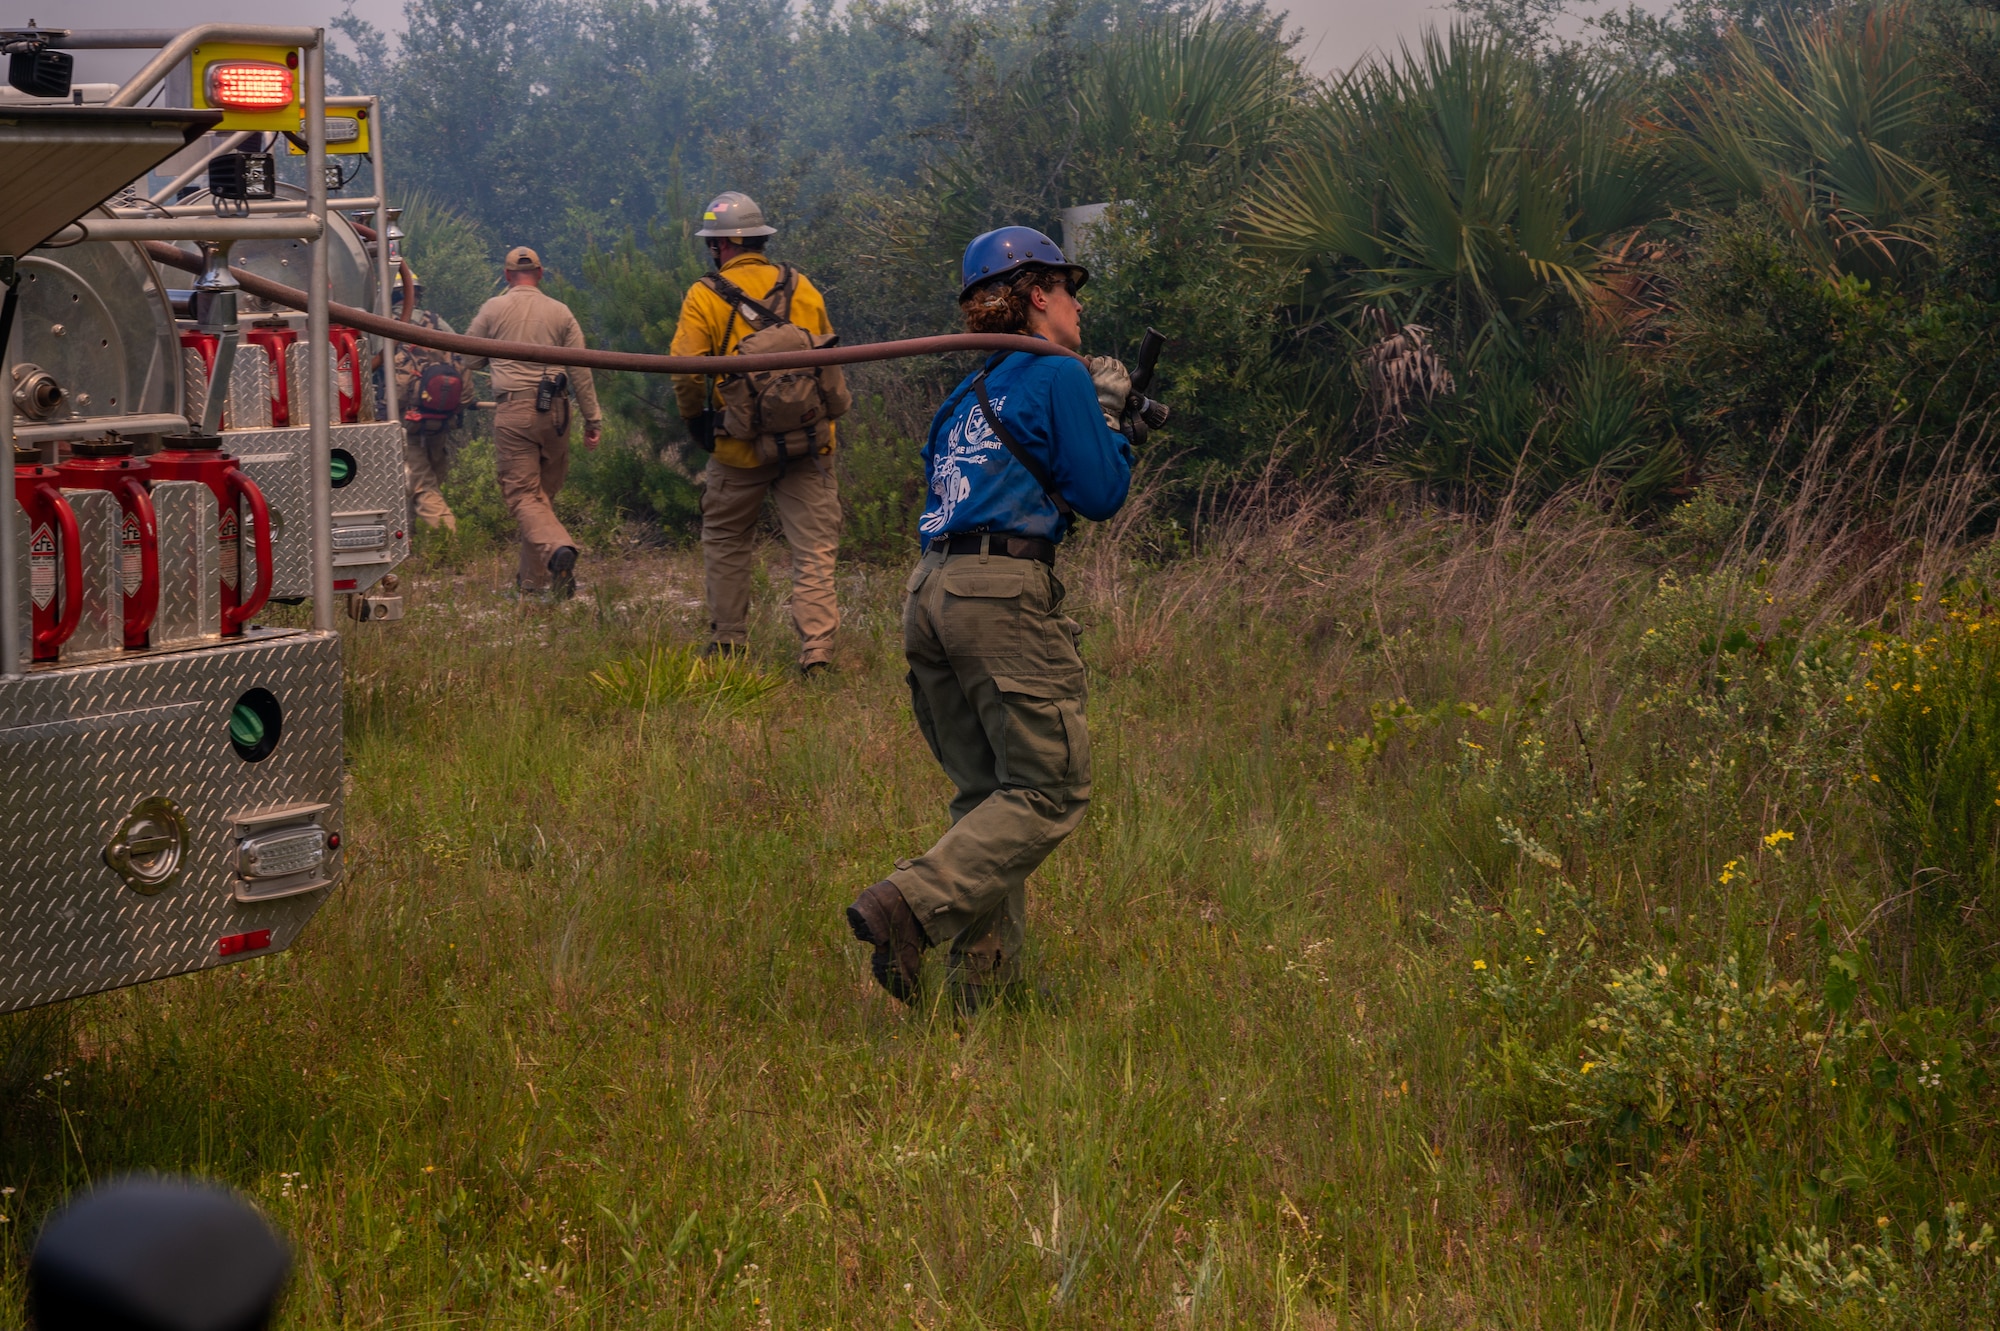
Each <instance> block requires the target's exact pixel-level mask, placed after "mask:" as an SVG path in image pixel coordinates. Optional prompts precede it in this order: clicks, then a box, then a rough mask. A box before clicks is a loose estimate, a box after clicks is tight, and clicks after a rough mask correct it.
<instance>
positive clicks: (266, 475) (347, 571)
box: [223, 422, 410, 599]
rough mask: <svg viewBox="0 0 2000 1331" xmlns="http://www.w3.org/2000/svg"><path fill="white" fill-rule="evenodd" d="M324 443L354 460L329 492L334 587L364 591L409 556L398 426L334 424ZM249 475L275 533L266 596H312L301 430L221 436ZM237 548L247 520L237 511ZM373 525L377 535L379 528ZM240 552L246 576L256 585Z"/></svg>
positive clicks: (247, 530)
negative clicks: (239, 527)
mask: <svg viewBox="0 0 2000 1331" xmlns="http://www.w3.org/2000/svg"><path fill="white" fill-rule="evenodd" d="M329 435H330V445H329V446H330V447H332V448H337V449H341V450H343V451H345V452H346V453H347V454H348V456H350V457H351V458H353V459H354V476H353V479H352V480H350V481H349V482H348V483H347V484H346V485H343V486H341V487H340V488H339V489H337V490H335V491H334V492H333V529H334V551H335V553H334V558H333V564H334V570H333V579H334V584H333V585H334V590H335V591H338V592H362V591H367V590H368V589H369V588H370V587H372V586H374V585H375V584H376V583H377V582H379V581H380V580H381V578H382V575H383V574H385V573H387V572H389V571H390V570H391V569H393V568H395V567H396V566H397V565H398V564H400V563H402V562H403V561H404V560H406V559H408V558H409V557H410V496H409V481H408V478H407V476H406V475H405V473H404V471H403V427H402V426H400V425H397V424H394V423H389V422H376V423H374V424H371V425H336V426H334V427H333V428H332V429H331V430H330V431H329ZM223 446H224V447H225V448H227V449H228V450H229V451H230V452H232V453H234V454H236V455H237V457H238V458H239V459H240V461H241V462H242V465H243V470H244V471H245V472H246V473H248V475H249V477H250V479H251V480H253V481H255V482H256V483H257V486H258V488H259V489H261V490H263V492H264V502H265V503H267V504H269V505H270V507H271V525H272V527H273V528H274V529H275V531H276V535H275V537H274V543H273V545H272V547H271V573H272V578H271V583H272V586H271V595H272V596H273V597H277V598H280V599H283V598H290V597H300V596H310V595H312V525H311V524H310V523H309V522H308V521H307V520H306V514H307V512H308V507H307V506H308V503H309V495H310V480H309V477H308V475H307V471H306V456H307V450H308V449H309V448H310V446H311V443H310V439H309V435H308V432H307V431H306V430H304V429H302V428H301V429H291V430H242V431H231V432H230V433H229V434H226V435H224V436H223ZM240 516H241V520H242V523H243V539H244V545H243V547H242V548H243V549H244V550H246V551H247V550H248V549H249V548H250V547H249V542H250V537H251V531H252V522H251V518H250V510H249V507H248V505H245V506H243V508H242V510H241V514H240ZM377 529H379V532H378V530H377ZM251 563H252V561H251V560H250V559H248V558H247V557H246V558H245V559H244V561H243V565H244V570H245V577H246V578H248V579H249V580H250V583H251V585H252V586H254V585H255V581H256V573H255V570H254V569H253V568H252V567H251Z"/></svg>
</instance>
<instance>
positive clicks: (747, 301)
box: [701, 264, 795, 341]
mask: <svg viewBox="0 0 2000 1331" xmlns="http://www.w3.org/2000/svg"><path fill="white" fill-rule="evenodd" d="M794 276H795V273H794V272H793V269H792V266H791V265H790V264H786V265H785V266H784V269H783V274H782V276H781V277H780V278H779V279H778V285H777V286H776V287H773V288H772V290H771V295H772V296H775V295H778V294H779V293H780V292H782V293H783V294H784V297H785V299H784V310H785V314H779V313H778V312H777V311H775V310H773V309H772V308H771V307H770V306H768V305H766V304H764V303H763V302H762V301H757V300H753V299H751V298H750V296H749V294H748V293H747V292H745V291H744V290H743V288H742V287H739V286H737V285H736V284H735V283H734V282H732V281H730V280H729V279H728V278H726V277H724V276H723V275H722V274H721V273H704V274H702V277H701V282H702V285H704V286H706V287H707V288H708V289H709V290H710V291H713V292H714V293H715V294H716V295H718V296H720V297H722V300H723V303H724V304H726V305H728V306H729V318H730V320H731V323H733V322H734V321H735V320H736V319H738V318H742V320H743V322H744V324H746V325H748V326H749V327H750V331H751V332H753V333H759V332H762V331H763V329H764V328H769V327H772V326H773V325H775V324H787V323H790V322H791V320H790V319H788V318H786V317H785V315H788V314H790V313H791V312H792V291H791V289H792V279H793V277H794ZM769 299H770V296H766V297H765V300H769ZM746 310H747V311H748V312H749V314H750V315H755V316H756V317H757V318H758V319H760V320H762V321H763V328H759V327H757V326H756V325H753V324H751V323H750V318H749V315H746V314H745V313H744V312H745V311H746ZM722 336H723V340H724V341H727V340H728V338H729V325H727V324H725V325H724V326H723V330H722Z"/></svg>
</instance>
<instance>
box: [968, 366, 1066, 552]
mask: <svg viewBox="0 0 2000 1331" xmlns="http://www.w3.org/2000/svg"><path fill="white" fill-rule="evenodd" d="M998 360H999V357H995V358H994V360H990V361H988V362H986V369H983V370H981V371H980V372H979V377H978V378H977V379H974V380H973V381H972V391H973V392H975V393H977V394H978V395H979V409H980V410H981V411H983V412H985V413H986V423H987V424H988V425H990V426H992V427H993V433H994V434H996V435H998V436H999V437H1000V442H1001V443H1002V444H1003V445H1005V446H1006V449H1007V451H1008V452H1009V453H1012V454H1013V455H1014V461H1016V462H1018V463H1020V464H1021V465H1022V466H1023V467H1025V468H1027V470H1028V475H1030V476H1032V477H1034V478H1035V484H1037V485H1039V486H1041V487H1042V494H1043V495H1044V496H1046V497H1047V499H1048V501H1049V502H1050V503H1051V504H1054V505H1055V506H1056V512H1058V513H1060V514H1062V515H1063V516H1064V517H1069V516H1071V515H1072V514H1073V513H1075V511H1076V510H1075V509H1073V508H1071V507H1070V506H1069V500H1067V499H1064V498H1063V497H1062V495H1061V494H1060V493H1059V492H1058V491H1057V490H1056V478H1055V477H1053V476H1051V475H1049V469H1048V468H1047V467H1044V466H1043V465H1042V464H1041V463H1040V462H1038V461H1036V460H1035V458H1034V456H1033V455H1032V454H1030V453H1029V452H1028V450H1027V449H1026V448H1024V447H1022V445H1021V441H1020V440H1019V439H1016V438H1015V437H1014V432H1013V431H1012V430H1010V429H1008V428H1007V422H1005V421H1003V420H1001V419H1000V413H999V412H997V411H995V410H994V409H993V399H992V398H990V397H988V396H986V371H987V370H990V369H992V368H993V366H994V364H995V363H996V362H997V361H998Z"/></svg>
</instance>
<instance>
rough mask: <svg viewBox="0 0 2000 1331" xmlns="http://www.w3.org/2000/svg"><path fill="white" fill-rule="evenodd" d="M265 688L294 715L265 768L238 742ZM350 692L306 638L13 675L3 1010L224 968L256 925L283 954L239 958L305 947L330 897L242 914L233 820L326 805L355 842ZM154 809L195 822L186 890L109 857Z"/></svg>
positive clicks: (1, 912) (0, 737) (0, 765)
mask: <svg viewBox="0 0 2000 1331" xmlns="http://www.w3.org/2000/svg"><path fill="white" fill-rule="evenodd" d="M252 688H264V689H268V690H269V691H270V692H271V693H272V695H273V696H275V697H276V698H277V699H278V702H279V705H280V707H281V708H282V709H283V726H282V733H281V736H280V739H279V742H278V745H277V747H276V749H275V750H273V751H272V753H271V754H270V756H268V757H267V758H265V759H264V760H263V761H261V762H254V763H253V762H245V761H244V760H243V759H242V758H240V757H239V756H238V755H237V752H236V750H235V749H234V748H233V747H232V745H231V743H230V738H229V720H230V713H231V711H232V710H233V708H234V707H235V705H236V703H237V700H238V699H239V698H241V697H242V696H243V694H244V693H245V691H246V690H249V689H252ZM340 689H341V677H340V643H339V639H338V637H337V636H335V635H334V634H330V633H326V634H321V633H303V632H297V631H290V630H252V631H250V633H249V635H248V636H247V637H246V638H245V640H243V641H242V642H231V643H227V644H223V645H220V646H215V647H204V648H201V649H198V650H193V651H184V652H163V653H157V654H150V655H146V656H139V657H132V658H127V659H122V660H116V661H105V662H102V663H98V664H93V665H86V666H79V667H69V666H62V667H56V668H50V669H43V670H38V671H36V672H34V673H32V674H29V675H26V676H24V677H22V678H20V679H14V680H0V1011H10V1010H13V1009H16V1008H25V1007H33V1006H35V1005H37V1004H41V1003H52V1002H56V1001H59V1000H62V999H66V998H75V997H78V996H80V995H83V994H88V993H95V992H97V991H99V990H102V989H113V988H117V987H119V986H122V985H128V984H137V983H140V982H141V981H145V980H154V979H159V978H161V977H163V976H168V975H176V974H180V973H181V972H184V971H190V970H198V969H201V968H203V967H207V966H214V965H220V964H222V963H223V962H224V961H225V957H224V956H223V955H222V954H221V953H220V952H219V951H218V941H219V940H221V939H223V938H226V937H233V936H236V935H240V934H245V933H252V932H254V931H257V930H263V929H269V930H270V931H271V941H270V946H269V947H268V948H263V949H258V950H255V951H245V952H242V953H240V954H238V956H237V958H236V959H242V960H247V959H248V958H250V957H254V956H268V955H270V954H271V953H273V952H277V951H281V950H282V949H284V948H286V947H289V946H290V945H291V944H292V942H293V940H295V939H296V938H297V937H298V934H299V931H300V930H301V929H302V928H304V927H305V924H306V922H307V921H308V920H310V919H311V918H312V915H313V913H314V912H315V911H316V910H318V908H319V906H320V904H321V902H323V901H324V900H325V898H326V895H327V893H326V891H325V890H319V891H313V892H308V893H304V894H302V895H299V896H293V897H286V898H283V899H279V900H273V901H261V902H241V901H238V900H237V899H236V898H235V895H234V891H235V888H236V886H237V884H238V883H239V881H240V880H239V879H238V878H237V876H236V871H235V867H234V865H235V854H236V849H237V845H238V841H239V837H238V835H237V829H236V824H235V820H236V819H238V818H241V817H244V816H245V815H255V814H257V813H259V812H263V811H268V810H273V809H280V808H284V807H286V806H293V805H299V804H325V805H328V806H330V807H329V809H328V811H327V812H326V813H324V814H322V815H320V824H321V826H323V827H324V828H325V829H326V830H327V831H328V832H329V833H337V832H339V831H341V830H342V821H341V737H340V723H341V697H340ZM155 797H160V798H164V799H166V800H170V801H172V803H173V806H174V807H175V808H176V809H177V810H178V811H179V813H180V815H181V816H182V817H183V818H184V820H185V822H186V825H187V829H188V837H187V849H186V854H185V858H184V861H183V864H184V871H183V872H182V873H181V875H180V876H179V878H178V880H177V881H175V882H174V883H173V884H172V885H171V886H168V887H167V888H165V889H164V890H163V891H160V892H159V893H158V894H157V895H153V896H142V895H140V894H139V893H138V892H136V891H135V890H134V889H133V888H131V887H128V886H127V885H126V883H125V880H124V879H123V878H121V877H120V876H119V874H118V873H116V872H115V871H113V870H112V869H111V868H110V867H109V866H108V865H107V864H106V862H105V858H104V852H105V849H106V847H107V845H108V844H109V843H110V842H111V841H112V839H113V838H114V837H115V836H116V835H117V833H118V830H119V827H120V825H121V824H122V823H123V822H124V821H125V820H126V818H127V816H128V815H130V814H131V813H132V812H133V811H134V809H135V807H136V806H138V805H139V804H140V802H141V801H144V800H148V799H150V798H155ZM341 854H342V853H341V852H340V851H339V850H337V849H336V850H334V851H332V852H331V853H330V854H329V858H328V862H327V866H326V870H325V872H326V874H327V876H328V877H329V878H331V879H333V880H334V881H338V879H339V875H340V871H341Z"/></svg>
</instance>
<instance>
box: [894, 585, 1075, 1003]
mask: <svg viewBox="0 0 2000 1331" xmlns="http://www.w3.org/2000/svg"><path fill="white" fill-rule="evenodd" d="M907 590H908V592H909V596H908V599H907V600H906V601H905V602H904V606H903V652H904V655H905V657H907V659H908V660H909V663H910V673H909V681H910V703H911V706H912V707H914V708H915V710H916V714H917V727H918V729H920V730H922V731H923V734H924V739H925V740H926V741H927V742H928V743H929V744H930V746H931V752H932V753H933V754H934V755H936V757H937V760H938V763H939V764H940V765H941V766H942V767H943V768H944V771H945V775H946V776H948V777H950V778H951V781H952V784H953V785H955V786H956V787H958V794H957V796H956V797H955V798H954V799H953V800H952V802H951V820H952V825H951V830H949V831H947V832H946V833H945V834H944V836H942V837H941V838H939V840H938V842H937V844H936V845H934V846H932V847H931V848H930V850H928V851H926V852H925V853H924V854H923V855H922V856H921V857H919V858H917V859H915V860H910V861H898V868H897V871H896V872H895V873H893V874H891V875H890V876H889V881H890V882H892V883H894V884H895V885H896V888H897V890H898V891H900V892H901V893H902V894H903V900H905V901H907V902H908V903H909V905H910V909H911V910H912V911H913V912H915V914H916V917H917V920H918V922H919V923H921V924H922V925H923V927H924V932H925V933H926V934H928V935H929V937H930V940H931V942H932V943H933V944H934V945H942V944H943V943H944V942H946V941H947V940H949V941H950V943H951V957H950V965H951V967H952V970H953V973H954V974H955V975H957V976H958V977H959V978H960V979H962V980H965V981H968V982H972V983H981V982H997V981H1001V980H1004V979H1006V978H1008V976H1009V975H1010V974H1011V971H1012V966H1013V962H1014V960H1015V958H1016V957H1018V956H1019V955H1020V951H1021V940H1022V936H1023V934H1024V931H1025V928H1026V925H1027V904H1028V893H1027V879H1028V875H1029V874H1030V873H1033V872H1034V870H1035V867H1036V866H1037V865H1039V864H1040V863H1041V862H1042V861H1043V860H1045V859H1047V858H1048V856H1049V852H1051V851H1053V850H1054V849H1055V848H1056V847H1057V846H1059V845H1061V844H1062V840H1063V838H1064V837H1066V836H1068V835H1069V834H1070V833H1071V832H1073V831H1075V830H1076V827H1077V824H1079V823H1081V822H1082V821H1083V813H1084V809H1085V807H1086V806H1087V805H1088V804H1089V802H1090V735H1089V732H1088V731H1086V730H1085V729H1084V717H1083V706H1084V678H1083V658H1082V657H1080V656H1078V655H1077V651H1076V639H1077V634H1078V632H1079V629H1078V628H1077V625H1076V622H1075V621H1074V620H1071V619H1069V618H1067V617H1065V616H1064V615H1063V614H1062V612H1061V608H1062V598H1063V587H1062V583H1060V582H1058V581H1057V580H1056V576H1055V571H1054V570H1053V569H1051V568H1050V567H1049V566H1048V565H1046V564H1043V563H1041V562H1039V561H1037V560H1032V559H1009V558H1007V557H1005V556H1003V555H980V554H964V555H946V554H943V553H941V552H937V551H933V552H931V553H928V554H926V555H925V556H924V557H923V561H922V562H921V563H919V564H918V565H917V567H916V571H915V572H914V573H912V574H911V575H910V581H909V584H908V588H907Z"/></svg>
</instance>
